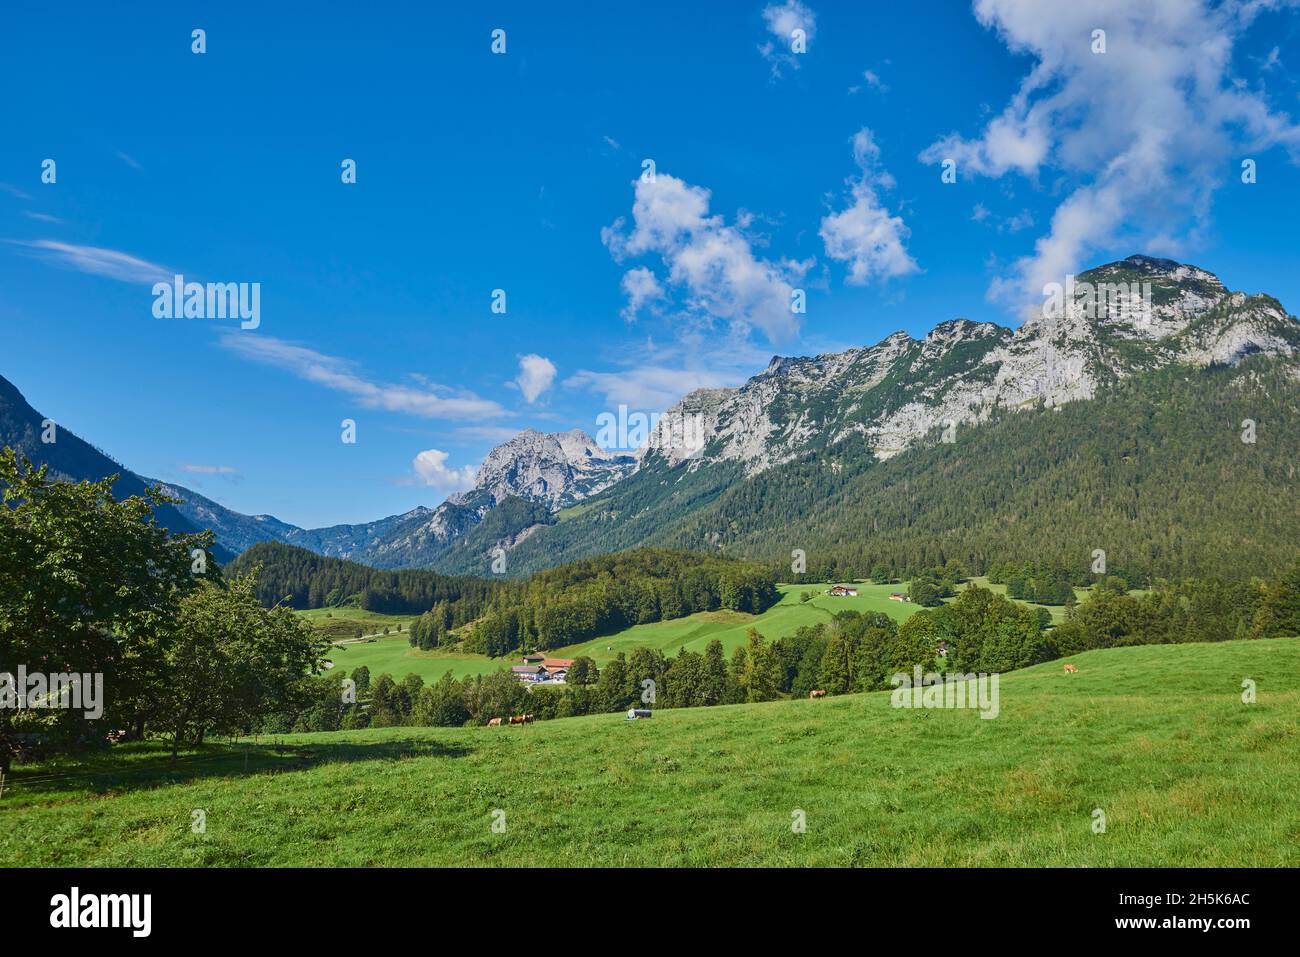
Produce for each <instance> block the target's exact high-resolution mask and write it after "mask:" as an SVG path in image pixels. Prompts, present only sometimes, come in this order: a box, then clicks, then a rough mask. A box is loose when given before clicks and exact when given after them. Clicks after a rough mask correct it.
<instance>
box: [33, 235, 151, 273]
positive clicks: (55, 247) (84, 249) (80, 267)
mask: <svg viewBox="0 0 1300 957" xmlns="http://www.w3.org/2000/svg"><path fill="white" fill-rule="evenodd" d="M8 242H10V243H11V244H12V245H15V246H22V247H24V248H26V249H30V250H32V251H33V255H35V256H36V257H37V258H39V259H43V260H45V261H46V262H49V263H52V264H54V265H56V266H62V267H64V268H66V269H75V270H77V271H78V272H84V273H89V274H90V275H92V276H107V277H108V278H109V279H116V280H119V281H120V282H141V283H154V282H160V281H161V282H167V281H170V280H171V278H172V276H173V275H174V274H173V272H172V270H170V269H168V268H167V267H166V266H160V265H158V264H157V263H151V262H149V261H148V260H145V259H140V258H138V257H136V256H132V255H130V254H129V253H123V252H118V251H117V250H116V249H103V248H101V247H98V246H78V245H76V244H74V243H64V242H59V241H58V240H55V239H33V240H21V239H11V240H8Z"/></svg>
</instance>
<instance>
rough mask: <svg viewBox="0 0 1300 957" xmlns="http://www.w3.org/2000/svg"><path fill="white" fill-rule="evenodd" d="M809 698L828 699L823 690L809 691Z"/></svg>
mask: <svg viewBox="0 0 1300 957" xmlns="http://www.w3.org/2000/svg"><path fill="white" fill-rule="evenodd" d="M808 697H809V698H824V697H826V692H825V691H823V690H822V689H820V688H818V689H817V690H816V691H809V692H808Z"/></svg>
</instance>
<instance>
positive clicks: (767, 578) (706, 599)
mask: <svg viewBox="0 0 1300 957" xmlns="http://www.w3.org/2000/svg"><path fill="white" fill-rule="evenodd" d="M779 597H780V595H779V593H778V592H777V588H776V582H775V580H774V578H773V577H772V576H771V575H770V574H769V573H767V572H766V571H765V570H764V569H762V568H761V567H760V566H758V565H754V564H752V563H748V562H741V561H737V560H735V559H729V558H723V557H721V556H716V555H701V554H695V553H689V552H670V551H664V550H657V549H636V550H633V551H629V552H619V553H617V554H613V555H602V556H601V557H599V558H592V559H587V560H584V561H579V562H574V563H572V564H569V565H562V566H560V567H559V568H553V569H550V570H548V571H544V572H539V573H537V574H535V575H533V576H532V577H531V578H529V579H528V580H526V581H522V582H511V583H507V584H506V585H504V586H503V587H502V588H501V589H500V590H499V591H498V592H497V593H496V594H495V595H494V596H493V597H492V599H491V601H490V603H489V605H488V607H487V609H486V610H485V611H484V613H483V614H482V615H481V616H480V617H477V620H475V621H474V623H473V625H472V626H471V627H470V628H469V629H468V632H467V633H466V634H464V636H463V643H462V647H463V649H464V650H466V651H472V652H478V653H481V654H486V655H489V656H491V657H499V656H501V655H506V654H510V653H511V652H514V651H516V650H519V649H523V650H527V651H533V650H544V649H548V648H559V647H562V646H564V645H570V644H574V643H577V642H581V641H586V640H588V639H590V638H595V637H598V636H600V635H607V634H613V633H614V632H617V631H621V630H623V629H624V628H628V627H631V626H632V625H639V624H646V623H648V622H653V621H664V620H667V619H671V618H681V617H683V616H685V615H690V614H694V613H695V612H700V611H716V610H718V609H724V608H725V609H729V610H732V611H742V612H750V613H752V614H758V613H760V612H762V611H764V610H766V609H767V608H768V607H769V606H770V605H772V604H774V603H775V602H776V601H777V600H778V599H779ZM459 617H461V618H463V616H459ZM457 621H458V615H457V605H456V603H455V602H439V603H437V604H435V605H434V606H433V608H432V609H431V610H430V611H429V612H427V613H426V614H424V615H422V616H421V617H420V618H419V620H417V621H416V622H415V623H414V624H413V625H412V627H411V644H412V645H414V646H415V647H418V648H423V649H426V650H427V649H429V648H434V647H438V646H439V645H444V644H447V643H448V642H449V641H455V640H457V638H456V637H453V636H451V632H452V631H453V629H455V628H456V627H457Z"/></svg>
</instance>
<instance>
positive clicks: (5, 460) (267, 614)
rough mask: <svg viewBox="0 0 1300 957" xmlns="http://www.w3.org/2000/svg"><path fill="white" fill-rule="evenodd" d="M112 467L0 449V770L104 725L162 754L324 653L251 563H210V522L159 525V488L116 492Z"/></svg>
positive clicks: (296, 685)
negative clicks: (153, 744) (75, 478)
mask: <svg viewBox="0 0 1300 957" xmlns="http://www.w3.org/2000/svg"><path fill="white" fill-rule="evenodd" d="M113 481H114V477H113V476H110V477H108V478H105V479H103V480H101V481H98V482H77V483H73V482H57V481H54V480H52V479H51V478H50V476H49V474H48V471H47V469H46V468H45V467H42V468H40V469H33V468H32V465H31V463H30V462H29V461H27V460H26V459H22V460H21V461H20V460H19V458H18V456H17V455H16V454H15V453H14V451H13V450H12V449H8V448H6V449H3V450H0V491H3V504H2V505H0V696H2V697H3V698H4V700H3V701H0V771H4V770H7V769H8V767H9V765H10V763H11V762H12V761H13V760H14V759H15V758H17V759H19V760H26V759H36V758H41V757H44V756H47V755H49V754H51V753H56V752H60V751H64V750H77V749H82V748H89V747H95V746H101V747H102V746H105V739H106V736H107V733H108V731H110V730H111V731H114V732H127V734H128V736H131V737H137V738H140V737H144V736H145V735H146V734H158V735H164V736H166V737H167V738H169V739H170V741H171V743H172V750H173V754H175V752H176V750H177V749H178V748H179V747H180V746H181V745H183V744H201V743H202V742H203V740H204V738H205V736H206V735H208V734H212V733H225V734H235V733H243V732H247V731H248V730H250V729H251V728H253V727H254V726H255V725H257V724H258V723H260V722H261V721H262V720H263V719H264V718H265V717H266V716H267V715H269V714H271V713H272V712H274V711H278V710H280V709H282V708H284V707H286V706H290V707H292V706H294V705H295V703H298V702H301V701H302V700H304V697H303V696H304V694H305V692H306V690H307V689H308V687H309V682H310V676H311V675H312V674H313V673H315V672H317V671H319V670H320V669H321V667H322V664H323V655H324V652H325V649H326V648H327V647H328V642H327V641H325V640H323V639H321V638H320V637H319V636H317V635H316V634H315V633H314V632H313V631H312V630H311V629H310V628H309V627H308V626H307V625H306V624H305V623H303V622H302V621H300V620H299V619H298V618H297V617H296V616H295V615H294V614H293V612H292V611H290V610H289V609H287V608H283V607H277V608H266V607H264V606H263V604H262V603H261V602H260V601H259V600H258V598H257V595H256V593H255V588H256V586H255V582H254V579H253V576H252V574H251V573H250V574H249V575H243V576H235V577H225V576H223V575H222V574H221V573H220V571H219V569H218V567H217V564H216V562H215V561H213V558H212V554H211V547H212V533H211V532H202V533H199V534H190V535H172V534H170V533H169V532H168V531H167V529H165V528H163V527H162V526H160V525H158V524H157V523H156V521H155V509H157V508H158V507H159V506H161V505H163V504H166V503H167V501H168V499H166V498H165V497H164V496H162V495H161V494H159V493H157V492H156V491H154V490H147V491H146V493H145V494H144V495H142V496H132V497H129V498H127V499H126V500H124V501H121V502H119V501H117V500H116V498H115V496H114V494H113ZM23 675H26V676H27V679H26V680H27V681H30V680H31V676H32V675H39V676H42V677H41V678H40V679H38V680H39V681H40V682H41V683H40V684H39V685H36V686H35V687H38V688H39V689H42V690H39V691H38V692H37V693H33V692H32V691H31V690H29V689H30V687H32V686H31V685H25V684H24V683H23V682H24V679H23V678H22V677H21V676H23ZM56 686H57V687H58V688H59V689H60V690H59V691H53V690H45V689H52V688H54V687H56ZM16 696H22V697H21V698H18V699H17V700H18V703H17V705H16V706H15V703H14V701H12V700H10V699H11V698H14V697H16Z"/></svg>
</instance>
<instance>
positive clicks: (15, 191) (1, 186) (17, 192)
mask: <svg viewBox="0 0 1300 957" xmlns="http://www.w3.org/2000/svg"><path fill="white" fill-rule="evenodd" d="M0 190H3V191H4V192H6V193H8V194H9V195H10V196H17V197H18V198H19V199H26V200H31V198H32V197H31V195H30V194H28V193H25V192H23V191H22V190H21V189H19V188H18V187H17V186H15V185H13V184H12V183H0Z"/></svg>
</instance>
